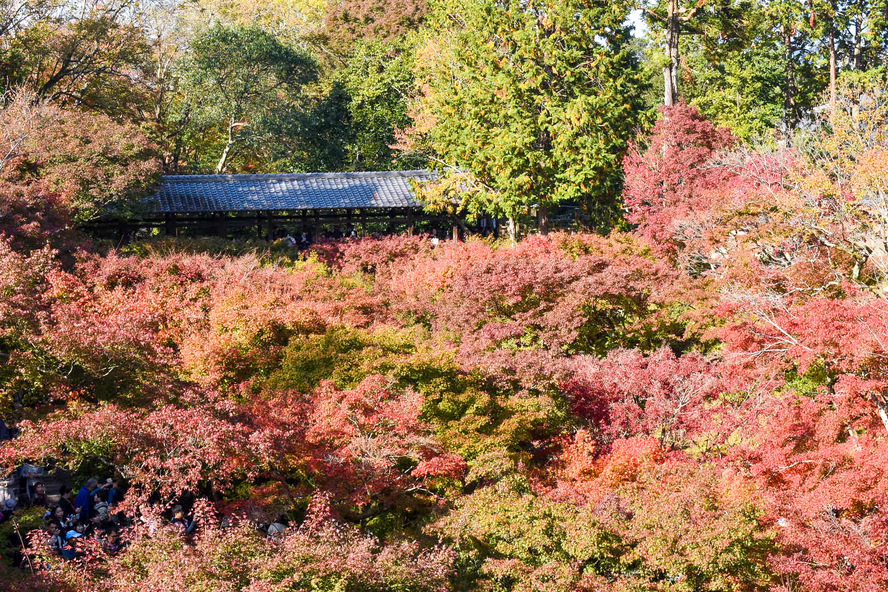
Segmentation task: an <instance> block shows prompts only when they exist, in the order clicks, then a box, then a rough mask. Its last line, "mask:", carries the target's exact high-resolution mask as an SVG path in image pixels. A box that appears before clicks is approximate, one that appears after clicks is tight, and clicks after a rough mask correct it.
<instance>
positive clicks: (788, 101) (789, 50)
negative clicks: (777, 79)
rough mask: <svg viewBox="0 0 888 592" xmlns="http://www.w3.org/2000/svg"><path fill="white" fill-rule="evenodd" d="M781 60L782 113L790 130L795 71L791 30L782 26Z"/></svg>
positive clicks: (793, 111) (794, 111)
mask: <svg viewBox="0 0 888 592" xmlns="http://www.w3.org/2000/svg"><path fill="white" fill-rule="evenodd" d="M783 47H784V54H783V58H784V60H786V93H785V94H784V95H783V113H784V115H783V116H784V117H785V118H786V127H787V128H792V127H794V126H793V123H794V122H795V116H796V95H797V94H798V89H797V87H796V70H795V60H794V59H793V44H792V29H791V28H789V27H787V26H786V25H783Z"/></svg>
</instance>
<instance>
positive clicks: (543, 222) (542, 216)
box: [537, 204, 549, 236]
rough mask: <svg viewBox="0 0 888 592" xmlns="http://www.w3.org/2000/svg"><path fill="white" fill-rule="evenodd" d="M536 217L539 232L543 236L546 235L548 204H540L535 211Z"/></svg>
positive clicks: (547, 229)
mask: <svg viewBox="0 0 888 592" xmlns="http://www.w3.org/2000/svg"><path fill="white" fill-rule="evenodd" d="M537 218H538V220H539V222H540V234H541V235H543V236H547V235H548V234H549V206H548V205H546V204H540V207H539V210H538V211H537Z"/></svg>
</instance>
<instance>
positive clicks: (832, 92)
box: [829, 21, 837, 113]
mask: <svg viewBox="0 0 888 592" xmlns="http://www.w3.org/2000/svg"><path fill="white" fill-rule="evenodd" d="M836 78H837V72H836V28H835V23H834V22H833V21H830V25H829V111H830V113H832V112H833V110H834V109H835V106H836Z"/></svg>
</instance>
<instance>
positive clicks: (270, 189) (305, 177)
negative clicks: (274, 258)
mask: <svg viewBox="0 0 888 592" xmlns="http://www.w3.org/2000/svg"><path fill="white" fill-rule="evenodd" d="M434 178H435V173H433V172H431V171H426V170H413V171H386V172H368V173H292V174H264V175H167V176H165V177H163V179H162V181H161V186H160V190H159V191H158V193H157V194H156V195H154V196H153V197H151V198H149V199H148V200H147V202H146V204H145V208H143V209H142V211H141V212H140V213H138V214H135V215H132V216H128V217H126V219H122V218H117V219H110V218H106V219H103V220H99V221H97V222H94V223H92V224H90V225H89V227H90V229H91V230H93V231H95V232H97V233H99V234H101V235H104V236H111V235H117V236H119V237H126V236H131V235H132V234H133V233H134V232H136V231H139V230H141V229H148V228H159V229H162V230H163V231H164V232H165V233H166V234H167V235H170V236H177V235H208V234H209V235H219V236H245V235H251V236H253V237H261V238H266V239H274V238H278V237H280V236H284V235H285V234H287V233H298V232H307V233H310V234H311V235H312V236H313V237H317V236H321V235H322V233H324V234H326V233H341V234H347V233H348V232H350V231H351V230H355V231H357V232H358V233H360V234H367V233H369V232H399V231H407V232H413V231H414V228H415V226H416V225H417V224H420V223H421V224H423V226H424V227H426V228H438V229H440V230H442V231H443V230H445V229H447V230H448V231H449V230H450V229H451V227H452V225H453V220H450V219H448V218H447V217H445V216H438V215H434V214H428V213H426V212H425V211H424V209H423V206H422V204H421V203H420V202H419V201H418V200H417V199H416V197H415V194H414V183H422V182H423V181H428V180H431V179H434Z"/></svg>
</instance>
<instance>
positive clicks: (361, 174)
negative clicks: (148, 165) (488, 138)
mask: <svg viewBox="0 0 888 592" xmlns="http://www.w3.org/2000/svg"><path fill="white" fill-rule="evenodd" d="M434 174H435V173H434V171H430V170H428V169H411V170H403V171H355V172H348V173H257V174H231V175H164V176H163V177H162V180H163V181H165V182H178V183H220V182H225V181H227V182H231V183H234V182H238V181H276V180H280V181H295V180H301V179H373V178H380V177H381V178H390V177H406V178H413V177H425V176H431V175H434Z"/></svg>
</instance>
